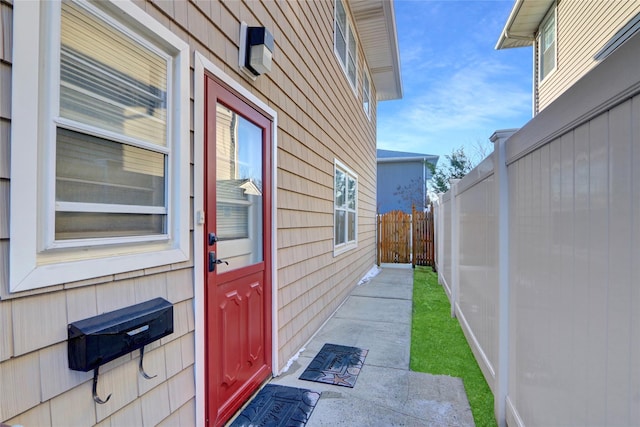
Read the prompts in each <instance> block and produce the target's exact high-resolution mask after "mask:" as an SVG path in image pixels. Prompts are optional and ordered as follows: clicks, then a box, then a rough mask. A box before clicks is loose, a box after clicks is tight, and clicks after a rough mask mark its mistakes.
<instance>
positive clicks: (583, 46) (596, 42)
mask: <svg viewBox="0 0 640 427" xmlns="http://www.w3.org/2000/svg"><path fill="white" fill-rule="evenodd" d="M638 12H640V2H638V1H636V0H609V1H561V2H558V9H557V31H558V32H557V46H558V52H557V55H558V56H557V65H556V66H557V68H556V70H555V71H554V72H553V74H551V75H550V76H549V77H548V78H547V79H545V80H544V81H543V82H541V83H539V85H538V86H539V87H538V90H539V94H538V96H539V110H542V109H544V108H545V107H546V106H547V105H549V103H551V102H553V100H555V99H556V98H557V97H558V96H559V95H560V94H561V93H563V92H564V91H565V90H567V88H568V87H570V86H571V85H573V84H574V83H575V82H576V81H578V80H579V79H580V78H581V77H582V76H584V75H585V74H586V73H587V72H588V71H589V70H590V69H592V68H593V67H595V66H596V65H597V64H598V61H596V60H595V59H594V57H595V55H596V54H597V53H598V52H599V51H600V50H601V49H602V48H603V47H604V45H605V44H606V43H607V42H608V41H609V40H610V39H611V37H613V36H614V35H615V33H616V32H617V31H619V30H620V29H621V28H622V27H624V25H625V24H627V22H628V21H629V20H630V19H631V18H633V17H634V16H635V15H636V14H637V13H638Z"/></svg>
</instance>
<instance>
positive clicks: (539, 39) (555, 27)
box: [536, 3, 558, 83]
mask: <svg viewBox="0 0 640 427" xmlns="http://www.w3.org/2000/svg"><path fill="white" fill-rule="evenodd" d="M557 10H558V7H557V5H556V3H554V4H553V6H551V9H550V10H549V12H547V15H546V16H545V17H544V19H543V20H542V22H541V23H540V31H539V34H538V37H536V44H537V46H536V51H537V54H538V63H537V67H538V83H543V82H544V81H546V80H547V78H548V77H549V76H551V75H553V73H555V71H556V70H557V69H558V15H557ZM551 17H553V18H554V20H553V33H554V37H555V40H554V43H555V45H556V46H555V52H554V58H553V68H552V69H551V70H549V72H548V73H547V74H546V75H545V76H544V77H542V67H543V61H542V59H543V53H544V52H542V36H543V34H542V29H543V28H544V27H545V25H546V23H547V21H549V19H551Z"/></svg>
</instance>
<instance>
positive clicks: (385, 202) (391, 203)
mask: <svg viewBox="0 0 640 427" xmlns="http://www.w3.org/2000/svg"><path fill="white" fill-rule="evenodd" d="M377 156H378V185H377V193H376V194H377V197H378V204H377V210H378V213H380V214H383V213H387V212H390V211H394V210H400V211H403V212H405V213H411V206H412V205H415V207H416V209H418V210H421V209H424V208H425V207H426V200H427V181H428V180H429V179H430V178H431V169H430V168H429V167H428V165H427V164H431V165H433V166H434V167H435V166H436V164H437V163H438V156H434V155H431V154H418V153H405V152H402V151H391V150H380V149H378V150H377Z"/></svg>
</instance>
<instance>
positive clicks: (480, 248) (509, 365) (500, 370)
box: [436, 35, 640, 427]
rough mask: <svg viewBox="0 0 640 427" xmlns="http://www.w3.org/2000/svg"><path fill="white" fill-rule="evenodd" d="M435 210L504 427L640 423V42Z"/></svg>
mask: <svg viewBox="0 0 640 427" xmlns="http://www.w3.org/2000/svg"><path fill="white" fill-rule="evenodd" d="M511 133H512V132H506V131H505V132H496V134H494V135H493V137H492V140H494V143H495V150H494V152H493V154H492V155H491V156H490V157H489V158H487V159H485V160H484V161H483V162H482V163H481V164H480V165H478V167H476V168H475V169H474V170H473V171H472V172H471V173H470V174H469V175H467V176H466V177H465V178H463V179H462V180H460V181H458V182H456V183H454V184H453V185H452V188H451V190H450V191H449V192H447V193H446V194H444V195H441V197H440V198H439V200H438V201H437V203H436V241H437V243H436V247H437V254H436V255H437V256H436V263H437V268H438V272H439V279H440V282H441V283H442V284H443V286H444V287H445V289H446V291H447V294H448V295H449V297H450V300H451V302H452V314H454V315H455V316H456V317H457V318H458V319H459V321H460V324H461V325H462V327H463V329H464V331H465V334H466V336H467V339H468V341H469V343H470V345H471V347H472V349H473V351H474V354H475V355H476V359H477V360H478V363H479V365H480V366H481V368H482V370H483V372H484V374H485V377H486V379H487V382H488V383H489V385H490V387H491V389H492V390H493V392H494V396H495V407H496V416H497V418H498V421H499V424H500V425H504V424H505V423H506V424H508V425H509V426H528V427H531V426H590V425H592V426H605V425H610V426H613V425H616V426H637V425H640V35H637V36H635V37H633V38H631V39H630V40H629V41H628V42H626V43H625V44H624V45H622V46H621V47H620V48H618V50H616V51H615V52H613V54H611V56H609V57H608V58H606V59H605V60H604V61H603V62H602V63H601V64H599V65H598V66H597V67H596V68H595V69H594V70H593V71H591V72H590V73H589V74H587V75H586V76H585V77H584V78H583V79H582V80H580V81H579V82H578V83H576V84H575V85H574V86H573V87H572V88H570V89H569V90H568V91H567V92H566V93H565V94H563V95H562V96H561V97H560V98H558V99H557V100H556V101H555V102H554V103H553V104H551V105H550V106H549V107H547V108H546V109H545V110H543V111H542V112H541V113H540V114H539V115H537V116H536V117H535V118H534V119H532V120H531V121H530V122H529V123H528V124H527V125H526V126H524V127H523V128H522V129H520V130H519V131H517V132H516V133H515V134H513V135H511Z"/></svg>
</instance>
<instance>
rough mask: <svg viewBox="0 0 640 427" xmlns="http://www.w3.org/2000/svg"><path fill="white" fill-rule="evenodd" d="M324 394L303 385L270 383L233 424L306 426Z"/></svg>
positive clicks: (285, 426)
mask: <svg viewBox="0 0 640 427" xmlns="http://www.w3.org/2000/svg"><path fill="white" fill-rule="evenodd" d="M318 399H320V393H317V392H315V391H311V390H306V389H302V388H294V387H286V386H283V385H277V384H267V385H266V386H264V388H263V389H262V390H260V392H259V393H258V394H257V395H256V396H255V397H254V398H253V400H252V401H251V403H250V404H249V405H248V406H247V407H246V408H244V409H243V411H242V412H241V413H240V415H238V417H237V418H236V419H235V420H234V421H233V423H231V427H241V426H243V427H248V426H251V427H254V426H255V427H257V426H265V427H266V426H269V427H303V426H304V425H305V424H306V423H307V421H309V417H310V416H311V412H312V411H313V408H315V407H316V403H318Z"/></svg>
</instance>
